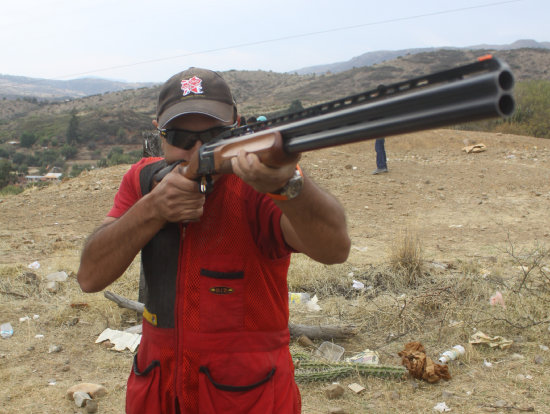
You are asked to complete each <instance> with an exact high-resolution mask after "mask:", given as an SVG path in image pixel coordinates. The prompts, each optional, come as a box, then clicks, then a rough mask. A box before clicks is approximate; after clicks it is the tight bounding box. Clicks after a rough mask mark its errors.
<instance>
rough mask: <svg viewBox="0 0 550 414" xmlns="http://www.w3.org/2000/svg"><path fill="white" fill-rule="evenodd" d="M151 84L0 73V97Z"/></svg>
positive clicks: (79, 93)
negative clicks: (55, 78) (59, 78)
mask: <svg viewBox="0 0 550 414" xmlns="http://www.w3.org/2000/svg"><path fill="white" fill-rule="evenodd" d="M152 85H153V84H152V83H126V82H119V81H111V80H108V79H101V78H81V79H72V80H66V81H64V80H53V79H39V78H28V77H25V76H12V75H1V74H0V97H2V98H8V99H11V98H19V97H33V98H38V99H48V100H59V99H72V98H82V97H84V96H90V95H97V94H102V93H106V92H117V91H121V90H125V89H138V88H143V87H150V86H152Z"/></svg>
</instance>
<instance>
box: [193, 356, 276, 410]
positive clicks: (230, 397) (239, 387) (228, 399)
mask: <svg viewBox="0 0 550 414" xmlns="http://www.w3.org/2000/svg"><path fill="white" fill-rule="evenodd" d="M235 357H237V356H235ZM237 358H238V357H237ZM253 359H254V358H253ZM249 362H254V361H249ZM217 368H219V366H218V367H216V366H214V367H211V368H208V367H206V366H201V367H200V369H199V372H200V374H199V412H200V413H201V414H234V413H247V414H270V413H273V410H274V405H275V386H274V376H275V373H276V368H275V367H273V368H271V369H269V368H268V369H267V370H266V371H265V372H263V373H261V374H260V375H258V373H259V370H252V371H253V372H250V370H246V369H245V370H242V368H241V370H240V371H238V372H235V371H234V370H231V369H230V370H229V375H228V370H227V369H224V370H222V371H219V370H218V369H217ZM210 369H211V370H212V371H211V370H210Z"/></svg>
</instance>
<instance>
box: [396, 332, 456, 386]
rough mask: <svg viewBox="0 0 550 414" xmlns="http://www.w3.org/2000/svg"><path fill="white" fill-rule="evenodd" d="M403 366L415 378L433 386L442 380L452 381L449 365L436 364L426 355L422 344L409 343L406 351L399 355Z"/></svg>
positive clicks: (406, 345)
mask: <svg viewBox="0 0 550 414" xmlns="http://www.w3.org/2000/svg"><path fill="white" fill-rule="evenodd" d="M398 355H399V356H400V357H401V364H402V365H404V366H405V368H407V370H408V371H409V374H411V375H412V376H413V377H414V378H417V379H422V380H424V381H427V382H429V383H430V384H433V383H435V382H437V381H439V380H440V379H445V380H450V379H451V374H450V373H449V367H448V366H447V365H440V364H436V363H435V362H434V361H433V360H432V359H431V358H430V357H428V356H427V355H426V351H425V349H424V346H423V345H422V344H421V343H420V342H409V343H408V344H405V349H404V350H403V351H401V352H399V353H398Z"/></svg>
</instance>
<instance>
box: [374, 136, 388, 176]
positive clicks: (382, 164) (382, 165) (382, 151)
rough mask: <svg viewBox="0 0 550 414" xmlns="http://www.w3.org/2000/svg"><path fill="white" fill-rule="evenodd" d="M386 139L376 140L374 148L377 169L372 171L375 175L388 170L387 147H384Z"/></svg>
mask: <svg viewBox="0 0 550 414" xmlns="http://www.w3.org/2000/svg"><path fill="white" fill-rule="evenodd" d="M384 141H385V139H384V138H378V139H377V140H376V141H375V142H374V150H375V151H376V170H374V171H373V172H372V173H373V174H374V175H376V174H382V173H387V172H388V164H387V159H386V148H385V147H384Z"/></svg>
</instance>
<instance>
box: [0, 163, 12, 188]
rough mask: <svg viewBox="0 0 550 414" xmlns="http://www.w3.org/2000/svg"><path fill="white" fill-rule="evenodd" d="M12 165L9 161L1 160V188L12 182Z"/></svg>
mask: <svg viewBox="0 0 550 414" xmlns="http://www.w3.org/2000/svg"><path fill="white" fill-rule="evenodd" d="M11 171H12V165H11V162H9V161H8V160H0V188H3V187H5V186H7V185H8V184H9V183H10V182H11Z"/></svg>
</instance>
